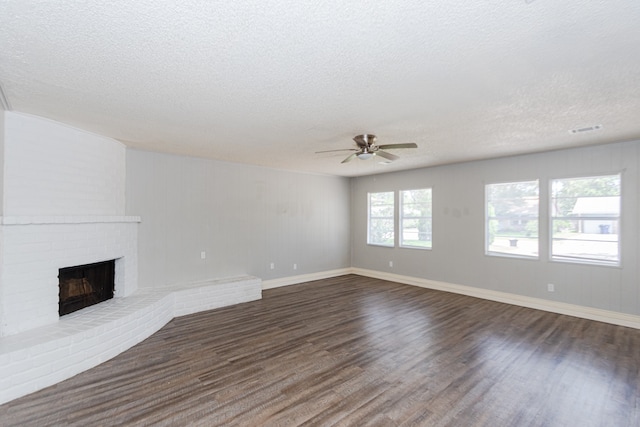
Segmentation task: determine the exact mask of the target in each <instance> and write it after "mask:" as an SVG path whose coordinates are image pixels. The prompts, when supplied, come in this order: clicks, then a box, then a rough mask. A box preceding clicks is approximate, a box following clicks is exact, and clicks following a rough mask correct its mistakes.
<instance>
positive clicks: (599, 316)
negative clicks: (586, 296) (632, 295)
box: [350, 268, 640, 329]
mask: <svg viewBox="0 0 640 427" xmlns="http://www.w3.org/2000/svg"><path fill="white" fill-rule="evenodd" d="M350 270H351V271H350V273H352V274H358V275H360V276H366V277H372V278H375V279H382V280H388V281H390V282H397V283H403V284H406V285H413V286H419V287H421V288H428V289H435V290H439V291H445V292H453V293H456V294H462V295H468V296H471V297H476V298H482V299H486V300H491V301H498V302H504V303H507V304H513V305H518V306H521V307H528V308H535V309H537V310H544V311H550V312H552V313H558V314H566V315H567V316H574V317H580V318H583V319H589V320H596V321H599V322H605V323H611V324H614V325H619V326H627V327H629V328H635V329H640V316H636V315H632V314H625V313H619V312H617V311H609V310H602V309H599V308H592V307H584V306H581V305H574V304H567V303H564V302H557V301H549V300H545V299H541V298H533V297H527V296H522V295H516V294H511V293H507V292H499V291H492V290H488V289H481V288H474V287H472V286H464V285H456V284H453V283H447V282H439V281H435V280H428V279H422V278H419V277H412V276H402V275H399V274H393V273H386V272H382V271H375V270H367V269H363V268H351V269H350Z"/></svg>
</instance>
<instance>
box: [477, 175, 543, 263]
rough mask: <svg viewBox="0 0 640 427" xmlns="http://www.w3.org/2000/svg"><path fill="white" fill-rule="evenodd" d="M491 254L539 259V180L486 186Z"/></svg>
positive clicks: (487, 239) (487, 240)
mask: <svg viewBox="0 0 640 427" xmlns="http://www.w3.org/2000/svg"><path fill="white" fill-rule="evenodd" d="M485 200H486V206H485V208H486V216H485V218H486V221H485V226H486V230H485V251H486V254H487V255H496V256H512V257H529V258H537V257H538V254H539V243H538V215H539V204H540V197H539V185H538V180H535V181H522V182H505V183H498V184H488V185H486V186H485Z"/></svg>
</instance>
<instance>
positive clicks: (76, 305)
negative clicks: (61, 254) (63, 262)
mask: <svg viewBox="0 0 640 427" xmlns="http://www.w3.org/2000/svg"><path fill="white" fill-rule="evenodd" d="M58 271H59V274H58V283H59V288H60V289H59V291H60V292H59V302H58V314H59V315H60V316H64V315H65V314H69V313H73V312H74V311H78V310H80V309H83V308H85V307H89V306H91V305H94V304H98V303H100V302H102V301H106V300H108V299H111V298H113V291H114V282H115V280H114V279H115V260H110V261H104V262H97V263H93V264H86V265H77V266H74V267H66V268H61V269H59V270H58Z"/></svg>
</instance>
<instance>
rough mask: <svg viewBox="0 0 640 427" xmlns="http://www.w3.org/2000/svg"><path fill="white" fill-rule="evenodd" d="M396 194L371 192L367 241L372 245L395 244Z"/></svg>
mask: <svg viewBox="0 0 640 427" xmlns="http://www.w3.org/2000/svg"><path fill="white" fill-rule="evenodd" d="M393 196H394V194H393V191H389V192H385V193H369V230H368V233H367V243H368V244H370V245H382V246H393V245H394V239H395V234H394V215H395V209H394V197H393Z"/></svg>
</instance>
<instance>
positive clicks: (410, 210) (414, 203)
mask: <svg viewBox="0 0 640 427" xmlns="http://www.w3.org/2000/svg"><path fill="white" fill-rule="evenodd" d="M431 204H432V202H431V189H430V188H424V189H420V190H404V191H401V192H400V246H402V247H410V248H423V249H430V248H431V246H432V238H431V233H432V211H431Z"/></svg>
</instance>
